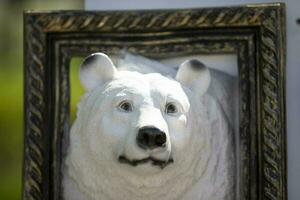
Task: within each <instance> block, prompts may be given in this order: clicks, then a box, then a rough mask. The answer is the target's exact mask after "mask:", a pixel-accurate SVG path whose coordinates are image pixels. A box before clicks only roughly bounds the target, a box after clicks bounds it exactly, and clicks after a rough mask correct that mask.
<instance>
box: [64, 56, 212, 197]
mask: <svg viewBox="0 0 300 200" xmlns="http://www.w3.org/2000/svg"><path fill="white" fill-rule="evenodd" d="M80 80H81V82H82V84H83V85H84V86H85V88H86V89H87V91H88V92H87V94H86V95H85V97H84V98H83V99H82V101H81V103H80V105H79V110H78V113H77V119H76V121H75V122H74V124H73V126H72V130H71V135H70V148H69V152H68V156H67V158H66V159H67V161H66V164H67V167H68V168H69V172H68V173H69V175H70V177H71V178H72V179H75V181H76V182H78V183H77V184H78V188H79V190H81V191H82V192H83V193H85V194H86V195H87V196H89V197H91V199H96V198H100V197H106V198H111V199H130V198H132V197H136V198H137V199H139V198H142V195H146V196H147V198H149V199H154V198H160V197H164V199H174V198H175V197H178V195H180V194H181V193H183V192H184V190H186V188H187V187H188V186H189V185H191V184H192V183H193V181H194V180H195V179H197V178H199V177H200V176H201V174H202V173H203V171H204V169H205V165H206V164H207V160H208V157H209V151H210V150H209V139H210V127H209V126H208V125H207V110H206V108H205V106H204V104H203V100H202V97H203V96H204V95H205V92H206V90H207V89H208V87H209V83H210V73H209V70H208V69H207V67H206V66H205V65H203V64H202V63H201V62H200V61H198V60H188V61H186V62H184V63H182V64H181V66H180V67H179V70H178V72H177V75H176V77H175V79H173V78H169V77H165V76H162V75H160V74H158V73H150V74H141V73H138V72H131V71H118V70H117V69H116V67H115V66H114V64H113V62H112V61H111V60H110V58H109V57H108V56H106V55H105V54H102V53H95V54H92V55H90V56H89V57H87V58H86V59H85V60H84V62H83V63H82V66H81V71H80ZM158 188H159V189H158ZM116 189H118V190H120V191H123V192H115V190H116ZM147 198H142V199H147Z"/></svg>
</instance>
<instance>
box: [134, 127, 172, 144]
mask: <svg viewBox="0 0 300 200" xmlns="http://www.w3.org/2000/svg"><path fill="white" fill-rule="evenodd" d="M166 140H167V139H166V134H165V133H164V132H163V131H161V130H159V129H158V128H155V127H153V126H144V127H142V128H140V129H139V132H138V135H137V138H136V141H137V144H138V146H139V147H141V148H143V149H154V148H157V147H164V146H165V144H166Z"/></svg>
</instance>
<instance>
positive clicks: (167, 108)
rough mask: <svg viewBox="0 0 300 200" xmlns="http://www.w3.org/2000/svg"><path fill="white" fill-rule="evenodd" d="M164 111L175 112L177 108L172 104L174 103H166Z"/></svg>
mask: <svg viewBox="0 0 300 200" xmlns="http://www.w3.org/2000/svg"><path fill="white" fill-rule="evenodd" d="M165 113H167V114H175V113H177V108H176V106H175V105H174V103H167V105H166V108H165Z"/></svg>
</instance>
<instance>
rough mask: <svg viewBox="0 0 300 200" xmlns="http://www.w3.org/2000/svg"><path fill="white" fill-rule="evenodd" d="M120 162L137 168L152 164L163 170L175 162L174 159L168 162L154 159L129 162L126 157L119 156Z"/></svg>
mask: <svg viewBox="0 0 300 200" xmlns="http://www.w3.org/2000/svg"><path fill="white" fill-rule="evenodd" d="M118 160H119V162H120V163H125V164H129V165H131V166H137V165H139V164H144V163H147V162H151V163H152V165H155V166H159V167H160V168H161V169H163V168H165V167H166V166H167V165H168V164H171V163H173V162H174V160H173V158H169V159H168V160H158V159H155V158H153V157H148V158H143V159H140V160H129V159H128V158H126V157H125V156H119V159H118Z"/></svg>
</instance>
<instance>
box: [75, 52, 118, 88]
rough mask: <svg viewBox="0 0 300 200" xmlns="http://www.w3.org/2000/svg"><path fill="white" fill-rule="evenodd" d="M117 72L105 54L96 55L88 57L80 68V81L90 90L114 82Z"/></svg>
mask: <svg viewBox="0 0 300 200" xmlns="http://www.w3.org/2000/svg"><path fill="white" fill-rule="evenodd" d="M116 72H117V70H116V68H115V66H114V64H113V62H112V61H111V59H110V58H109V57H108V56H107V55H105V54H104V53H94V54H91V55H89V56H88V57H86V58H85V59H84V60H83V62H82V64H81V66H80V74H79V77H80V81H81V83H82V85H83V86H84V87H85V88H86V89H87V90H88V91H90V90H92V89H94V88H95V87H96V86H98V85H103V84H104V83H106V82H107V81H109V80H112V79H113V77H114V75H115V74H116Z"/></svg>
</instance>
